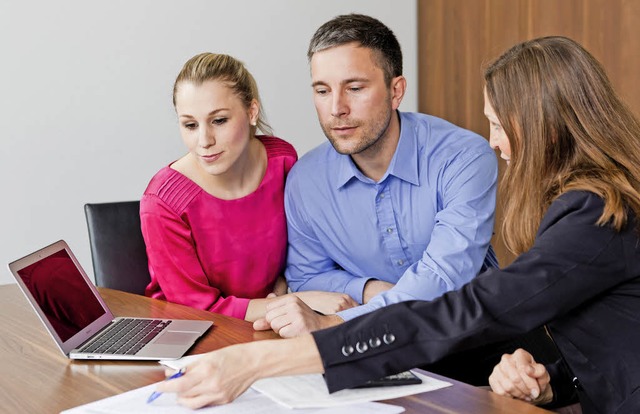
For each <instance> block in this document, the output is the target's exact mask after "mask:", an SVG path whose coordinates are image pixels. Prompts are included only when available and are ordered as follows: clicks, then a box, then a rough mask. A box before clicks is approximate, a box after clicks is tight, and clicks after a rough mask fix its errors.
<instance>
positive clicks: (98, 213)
mask: <svg viewBox="0 0 640 414" xmlns="http://www.w3.org/2000/svg"><path fill="white" fill-rule="evenodd" d="M84 213H85V215H86V218H87V227H88V229H89V242H90V244H91V258H92V260H93V272H94V275H95V277H96V285H98V286H101V287H107V288H111V289H117V290H122V291H125V292H130V293H137V294H140V295H144V289H145V287H146V286H147V285H148V284H149V282H150V281H151V276H149V263H148V259H147V251H146V247H145V244H144V239H143V238H142V231H141V230H140V201H122V202H115V203H95V204H85V205H84Z"/></svg>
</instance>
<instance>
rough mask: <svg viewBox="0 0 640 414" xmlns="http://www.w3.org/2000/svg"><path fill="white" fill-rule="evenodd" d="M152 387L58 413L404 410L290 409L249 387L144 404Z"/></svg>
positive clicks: (373, 411)
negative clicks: (223, 396)
mask: <svg viewBox="0 0 640 414" xmlns="http://www.w3.org/2000/svg"><path fill="white" fill-rule="evenodd" d="M155 387H156V384H152V385H148V386H146V387H142V388H138V389H135V390H133V391H129V392H125V393H122V394H119V395H116V396H113V397H109V398H105V399H103V400H99V401H95V402H92V403H89V404H86V405H81V406H79V407H76V408H72V409H70V410H66V411H63V412H62V413H60V414H123V413H124V414H126V413H136V414H147V413H148V414H158V413H159V414H194V413H197V414H246V413H251V414H357V413H367V414H369V413H370V414H396V413H401V412H403V411H404V408H403V407H398V406H395V405H389V404H381V403H374V402H369V403H360V404H351V405H343V406H341V407H331V408H310V409H302V410H291V409H289V408H287V407H284V406H282V405H280V404H278V403H276V402H275V401H273V400H271V399H270V398H269V397H267V396H265V395H262V394H260V393H259V392H257V391H255V390H252V389H248V390H247V391H246V392H245V393H244V394H242V395H241V396H240V397H238V398H237V399H236V400H235V401H234V402H232V403H230V404H226V405H218V406H212V407H205V408H201V409H199V410H197V411H193V410H191V409H189V408H185V407H182V406H180V405H178V403H177V402H176V396H175V394H162V395H161V396H160V397H159V398H158V399H157V400H155V401H153V402H152V403H151V404H147V398H149V395H151V393H152V392H153V390H155Z"/></svg>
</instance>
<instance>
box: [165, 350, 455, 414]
mask: <svg viewBox="0 0 640 414" xmlns="http://www.w3.org/2000/svg"><path fill="white" fill-rule="evenodd" d="M199 357H200V355H189V356H187V357H184V358H181V359H176V360H171V361H160V363H161V364H163V365H165V366H167V367H169V368H173V369H176V370H177V369H180V368H183V367H185V366H187V365H189V364H190V363H192V362H193V361H195V360H196V359H198V358H199ZM412 372H413V373H414V374H415V375H416V376H418V377H419V378H420V379H421V380H422V384H415V385H400V386H394V387H371V388H357V389H347V390H341V391H338V392H335V393H333V394H329V390H328V389H327V385H326V383H325V382H324V379H323V378H322V375H320V374H310V375H293V376H287V377H275V378H265V379H261V380H259V381H256V382H255V383H254V384H253V385H252V387H251V388H253V389H255V390H258V391H260V392H261V393H263V394H265V395H267V396H269V397H270V398H272V399H273V400H275V401H277V402H279V403H280V404H282V405H285V406H287V407H290V408H315V407H336V406H340V405H345V404H353V403H361V402H367V401H379V400H390V399H393V398H400V397H404V396H407V395H413V394H419V393H422V392H428V391H434V390H438V389H440V388H445V387H449V386H451V385H452V384H451V383H449V382H445V381H441V380H438V379H435V378H431V377H428V376H426V375H424V374H422V373H420V372H415V371H412Z"/></svg>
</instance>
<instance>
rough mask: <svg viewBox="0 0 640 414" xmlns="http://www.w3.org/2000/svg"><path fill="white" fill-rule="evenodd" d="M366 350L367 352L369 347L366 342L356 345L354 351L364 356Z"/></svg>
mask: <svg viewBox="0 0 640 414" xmlns="http://www.w3.org/2000/svg"><path fill="white" fill-rule="evenodd" d="M368 350H369V346H368V345H367V343H366V342H364V341H362V342H358V343H357V344H356V351H358V352H359V353H361V354H364V353H365V352H367V351H368Z"/></svg>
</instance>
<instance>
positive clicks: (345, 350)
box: [342, 345, 353, 357]
mask: <svg viewBox="0 0 640 414" xmlns="http://www.w3.org/2000/svg"><path fill="white" fill-rule="evenodd" d="M351 354H353V347H352V346H351V345H345V346H343V347H342V355H344V356H346V357H348V356H351Z"/></svg>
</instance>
